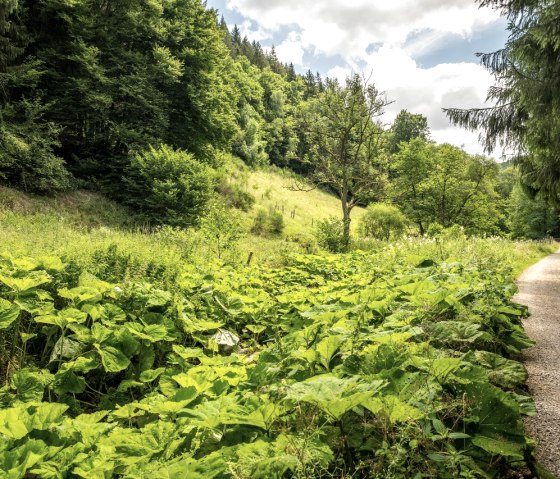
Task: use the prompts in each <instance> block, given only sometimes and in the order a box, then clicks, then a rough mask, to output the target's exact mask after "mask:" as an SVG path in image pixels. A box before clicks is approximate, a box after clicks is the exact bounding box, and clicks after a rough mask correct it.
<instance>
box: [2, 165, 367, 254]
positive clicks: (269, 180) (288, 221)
mask: <svg viewBox="0 0 560 479" xmlns="http://www.w3.org/2000/svg"><path fill="white" fill-rule="evenodd" d="M233 168H234V169H235V170H234V171H233V172H232V173H233V174H232V181H235V182H237V183H238V184H239V185H240V186H241V188H242V190H244V191H246V192H248V193H250V194H251V195H253V196H254V198H255V204H254V206H253V207H252V208H251V209H250V211H248V212H243V211H237V214H238V215H239V218H240V220H241V224H242V228H243V231H244V235H243V237H242V238H241V241H240V244H239V247H238V248H237V249H236V250H235V251H234V252H233V253H232V257H230V258H228V259H229V260H233V261H236V262H242V261H246V259H247V258H248V255H249V253H253V256H252V258H253V259H252V261H253V262H254V263H257V264H264V263H266V264H280V263H282V262H283V258H284V256H285V254H286V253H290V252H297V251H309V250H310V249H315V248H316V246H315V244H314V236H313V232H314V228H315V226H316V224H317V222H318V221H320V220H322V219H325V218H327V217H329V216H332V215H334V216H338V217H340V216H341V214H340V202H339V200H338V199H337V198H336V197H334V196H332V195H329V194H328V193H325V192H323V191H320V190H312V191H292V190H290V186H291V185H293V183H294V177H293V176H290V175H288V174H285V173H284V172H282V171H280V170H277V171H272V170H260V171H249V170H247V171H242V168H240V167H239V166H238V165H235V166H234V167H233ZM261 209H264V210H266V211H271V210H272V211H274V210H277V211H279V212H281V213H282V215H283V217H284V223H285V229H284V232H283V233H282V234H281V235H274V236H270V235H269V236H256V235H253V234H251V232H250V230H251V226H252V225H253V222H254V218H255V216H256V215H257V212H258V211H259V210H261ZM292 212H294V214H293V215H292ZM361 214H363V210H362V209H360V208H356V209H355V211H354V213H353V219H354V226H356V225H357V220H358V218H359V217H360V216H361ZM133 216H134V215H133V212H131V211H130V210H128V209H127V208H125V207H123V206H121V205H118V204H116V203H114V202H113V201H110V200H108V199H107V198H105V197H103V196H101V195H99V194H98V193H93V192H89V191H74V192H70V193H65V194H61V195H58V196H56V197H52V198H48V197H37V196H31V195H26V194H25V193H22V192H20V191H16V190H13V189H9V188H3V187H0V225H1V228H0V245H1V247H0V250H2V251H11V252H17V253H19V254H30V255H40V254H57V255H70V256H72V257H74V258H75V257H84V258H86V257H91V255H92V254H94V253H96V252H99V251H104V250H107V249H108V248H109V247H111V246H112V245H114V246H115V247H117V248H119V249H121V250H123V251H129V252H134V253H133V254H134V255H136V256H138V257H140V258H145V260H146V261H156V262H158V261H163V262H164V263H168V262H169V263H171V264H172V263H173V262H176V261H177V260H179V259H183V260H184V259H186V258H189V259H191V260H193V261H195V262H197V263H201V264H203V263H206V262H208V261H212V260H213V259H214V258H213V253H212V251H211V247H210V246H209V245H208V241H205V239H204V238H201V237H200V235H197V234H196V233H194V232H184V231H176V230H175V231H173V230H169V229H163V230H161V229H160V230H155V231H154V230H152V229H150V228H147V227H146V225H142V224H138V223H135V222H134V219H133Z"/></svg>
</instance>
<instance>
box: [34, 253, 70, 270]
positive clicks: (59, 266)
mask: <svg viewBox="0 0 560 479" xmlns="http://www.w3.org/2000/svg"><path fill="white" fill-rule="evenodd" d="M37 260H38V261H39V264H40V267H41V268H43V269H45V270H47V271H53V272H60V271H62V270H63V269H64V268H65V266H66V265H65V264H64V263H63V262H62V260H61V259H60V258H59V257H57V256H39V257H38V258H37Z"/></svg>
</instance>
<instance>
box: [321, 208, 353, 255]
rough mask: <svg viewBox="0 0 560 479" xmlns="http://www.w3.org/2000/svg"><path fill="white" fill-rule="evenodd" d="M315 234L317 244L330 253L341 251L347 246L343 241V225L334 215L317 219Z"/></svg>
mask: <svg viewBox="0 0 560 479" xmlns="http://www.w3.org/2000/svg"><path fill="white" fill-rule="evenodd" d="M315 236H316V237H317V243H319V246H321V247H322V248H325V249H326V250H328V251H330V252H331V253H342V252H344V251H345V250H346V248H347V245H346V242H345V241H344V225H343V223H342V221H341V220H339V219H338V218H337V217H336V216H330V217H329V218H327V219H325V220H321V221H319V223H318V224H317V229H316V230H315Z"/></svg>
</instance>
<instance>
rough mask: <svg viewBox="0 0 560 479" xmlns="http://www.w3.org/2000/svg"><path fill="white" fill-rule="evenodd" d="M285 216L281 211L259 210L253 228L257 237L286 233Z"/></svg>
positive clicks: (252, 230)
mask: <svg viewBox="0 0 560 479" xmlns="http://www.w3.org/2000/svg"><path fill="white" fill-rule="evenodd" d="M284 227H285V223H284V215H283V214H282V213H280V212H279V211H274V210H270V211H266V210H265V209H262V208H261V209H259V210H258V211H257V214H256V216H255V219H254V220H253V225H252V226H251V233H253V234H256V235H267V234H270V235H280V234H282V232H283V231H284Z"/></svg>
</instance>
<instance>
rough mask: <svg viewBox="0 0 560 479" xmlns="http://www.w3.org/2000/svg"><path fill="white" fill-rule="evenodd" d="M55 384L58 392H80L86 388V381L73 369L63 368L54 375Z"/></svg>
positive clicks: (55, 389)
mask: <svg viewBox="0 0 560 479" xmlns="http://www.w3.org/2000/svg"><path fill="white" fill-rule="evenodd" d="M53 386H54V392H55V393H56V394H66V393H74V394H80V393H82V392H84V391H85V389H86V381H85V379H84V378H82V377H80V376H77V375H76V374H74V372H73V371H69V370H62V371H59V372H57V373H56V374H55V375H54V382H53Z"/></svg>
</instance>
